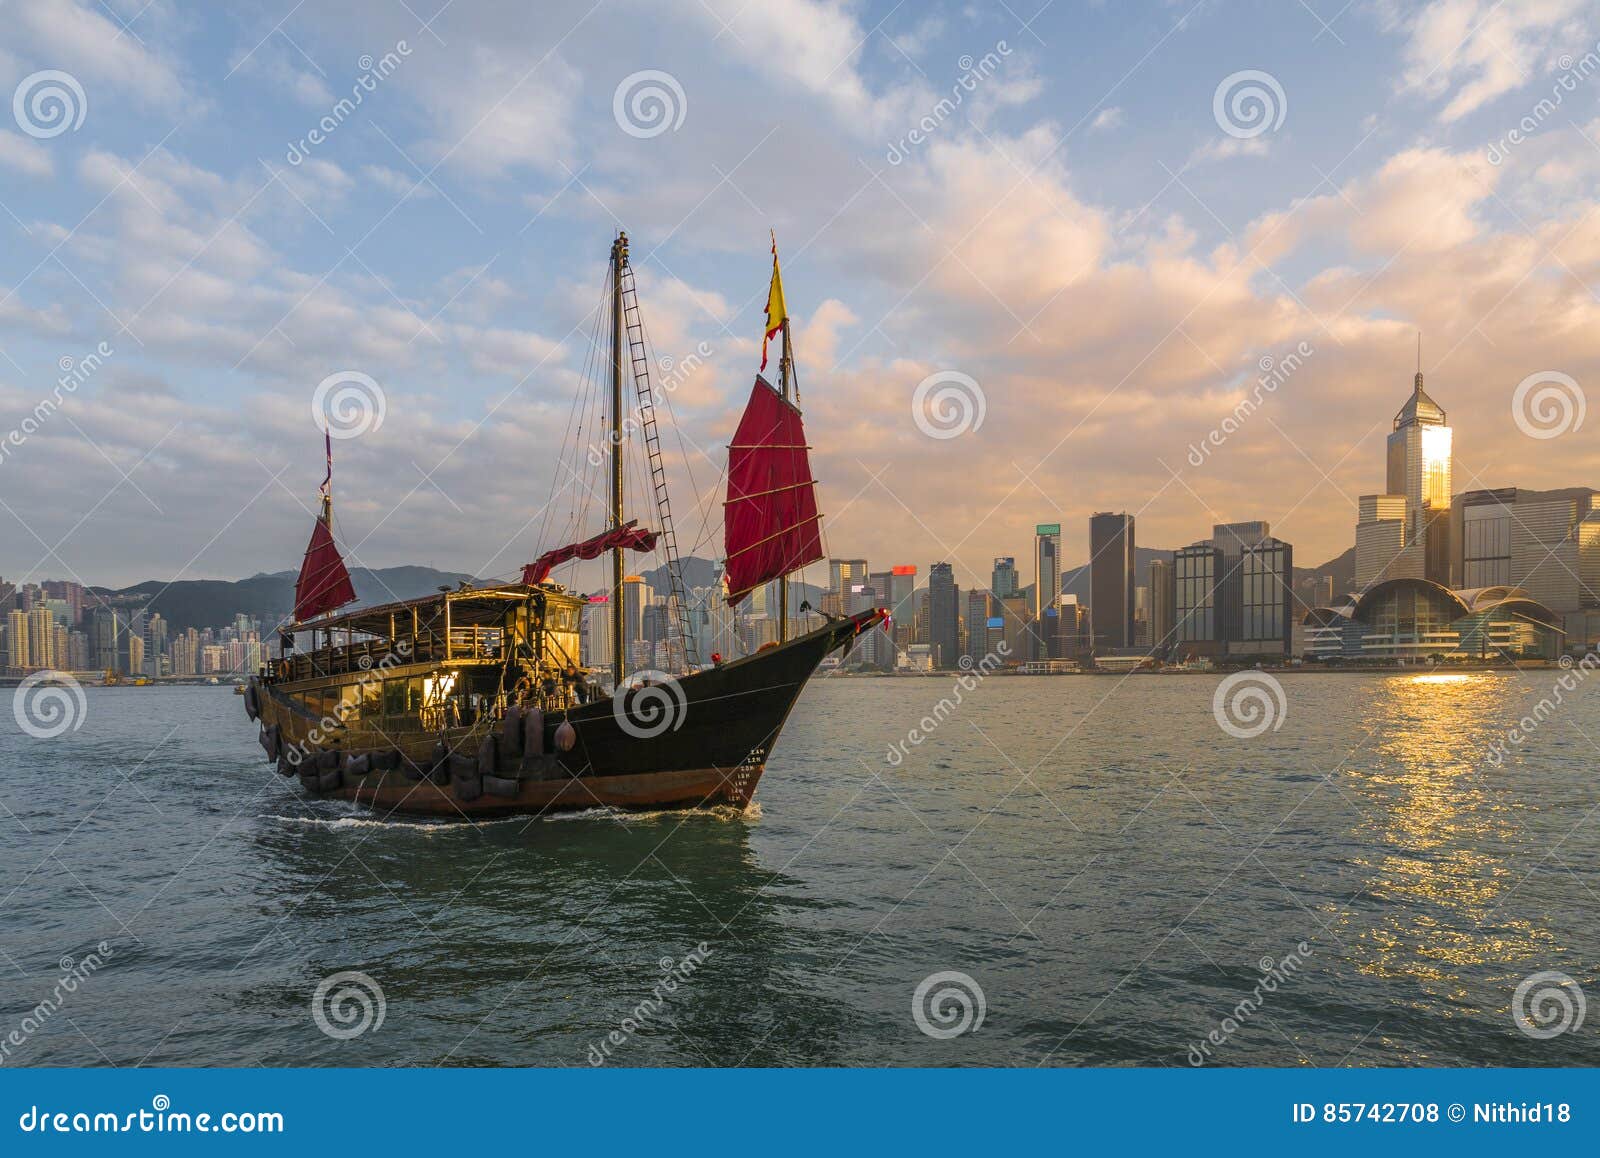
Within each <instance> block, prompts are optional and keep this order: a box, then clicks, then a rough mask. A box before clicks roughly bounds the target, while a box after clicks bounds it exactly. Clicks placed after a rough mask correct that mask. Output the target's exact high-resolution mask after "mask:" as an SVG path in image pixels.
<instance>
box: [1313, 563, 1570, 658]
mask: <svg viewBox="0 0 1600 1158" xmlns="http://www.w3.org/2000/svg"><path fill="white" fill-rule="evenodd" d="M1304 623H1305V626H1306V629H1307V638H1308V645H1307V647H1308V654H1309V655H1310V656H1311V657H1313V658H1316V659H1319V660H1377V661H1385V662H1394V661H1413V662H1414V661H1419V660H1430V659H1461V660H1467V659H1480V660H1482V659H1554V658H1555V657H1556V656H1557V655H1559V654H1560V652H1561V650H1562V646H1563V643H1564V639H1565V632H1564V631H1563V629H1562V626H1561V617H1560V616H1559V615H1558V614H1557V613H1556V612H1555V611H1553V610H1551V609H1550V608H1548V607H1546V606H1545V605H1544V604H1542V603H1540V602H1539V601H1538V600H1536V599H1533V598H1531V597H1530V596H1529V595H1528V593H1527V592H1526V591H1524V590H1522V589H1521V588H1519V587H1510V586H1496V587H1482V588H1477V589H1464V590H1459V591H1453V590H1451V589H1450V588H1448V587H1446V586H1444V585H1443V584H1439V583H1434V582H1431V581H1430V580H1427V579H1418V578H1402V579H1387V580H1384V581H1383V582H1381V583H1378V584H1376V585H1374V586H1373V587H1370V588H1368V589H1367V590H1366V591H1364V592H1362V593H1361V594H1360V595H1359V596H1358V597H1353V598H1351V599H1350V600H1347V601H1345V602H1344V603H1342V604H1340V605H1338V606H1336V607H1318V608H1313V609H1312V610H1311V611H1310V612H1308V613H1307V614H1306V616H1305V617H1304Z"/></svg>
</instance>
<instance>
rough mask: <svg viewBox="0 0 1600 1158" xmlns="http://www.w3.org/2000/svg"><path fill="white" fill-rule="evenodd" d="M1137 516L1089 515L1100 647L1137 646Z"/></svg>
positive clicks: (1092, 599)
mask: <svg viewBox="0 0 1600 1158" xmlns="http://www.w3.org/2000/svg"><path fill="white" fill-rule="evenodd" d="M1133 559H1134V547H1133V516H1132V515H1129V514H1113V513H1111V512H1109V511H1102V512H1098V513H1096V514H1093V515H1090V516H1089V613H1090V615H1092V616H1093V617H1094V635H1095V644H1096V646H1097V647H1098V648H1118V647H1132V646H1133V587H1134V573H1133Z"/></svg>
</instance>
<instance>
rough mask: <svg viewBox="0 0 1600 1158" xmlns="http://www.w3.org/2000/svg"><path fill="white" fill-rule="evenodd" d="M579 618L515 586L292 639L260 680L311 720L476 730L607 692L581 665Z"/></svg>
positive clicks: (463, 593)
mask: <svg viewBox="0 0 1600 1158" xmlns="http://www.w3.org/2000/svg"><path fill="white" fill-rule="evenodd" d="M583 607H584V600H582V599H580V598H578V597H577V596H574V595H571V594H569V593H567V592H566V591H565V589H563V588H562V587H560V586H559V585H556V584H551V583H546V584H538V585H528V584H521V583H515V584H508V585H505V586H498V587H468V588H463V589H461V590H459V591H442V592H439V593H438V594H435V595H428V596H424V597H422V598H420V599H408V600H403V601H400V602H396V603H387V604H382V605H379V606H376V607H369V608H363V609H361V610H358V611H351V612H348V613H347V614H344V615H332V616H327V617H324V618H321V619H317V620H314V621H311V622H306V623H297V624H292V625H290V626H289V627H287V628H285V629H284V631H283V634H282V636H281V639H282V642H283V650H284V655H283V658H282V659H280V660H278V661H277V662H275V663H273V664H270V665H268V667H267V669H266V670H265V671H264V672H263V673H262V678H263V680H264V682H266V683H270V684H274V685H277V686H278V688H279V690H280V691H281V692H283V693H284V694H286V695H288V696H290V697H291V698H292V699H293V700H294V701H296V703H297V704H298V706H300V707H301V708H302V709H304V711H305V712H307V713H308V714H309V715H311V716H313V717H317V718H328V717H332V718H334V719H337V720H338V721H340V722H341V723H342V724H345V725H353V726H357V727H361V728H366V729H379V730H382V731H383V732H386V733H394V732H415V731H427V732H433V731H442V730H446V729H452V728H464V727H471V726H473V725H475V724H479V723H483V722H486V721H491V720H497V719H499V718H500V717H501V716H503V715H504V714H505V711H506V708H507V707H508V706H510V705H512V704H520V705H523V706H525V707H526V706H538V707H540V708H542V709H544V710H545V711H547V712H548V711H562V710H566V709H570V708H572V707H576V706H577V705H578V704H581V703H585V702H587V701H588V700H589V699H592V698H594V696H595V695H596V694H597V693H598V691H599V689H598V687H597V686H596V685H595V684H594V683H592V681H591V678H590V673H589V672H588V671H587V670H586V669H585V668H583V667H581V666H580V664H579V647H578V633H579V624H580V616H581V615H582V611H583ZM307 637H309V639H310V641H311V646H310V647H309V648H304V649H301V648H297V647H296V646H295V644H296V641H297V640H299V641H301V642H304V641H305V640H306V639H307Z"/></svg>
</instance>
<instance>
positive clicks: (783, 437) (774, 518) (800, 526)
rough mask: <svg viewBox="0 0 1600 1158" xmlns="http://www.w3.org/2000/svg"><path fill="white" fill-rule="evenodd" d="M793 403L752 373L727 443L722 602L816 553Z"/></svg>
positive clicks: (813, 498) (812, 499)
mask: <svg viewBox="0 0 1600 1158" xmlns="http://www.w3.org/2000/svg"><path fill="white" fill-rule="evenodd" d="M806 449H807V447H806V432H805V427H804V425H803V423H802V422H801V421H800V411H799V410H797V409H796V408H795V407H794V406H793V405H792V404H791V403H789V402H786V401H785V400H784V399H783V396H782V395H780V394H779V393H778V392H777V391H776V390H775V389H773V387H772V384H771V383H769V382H768V381H767V380H766V379H765V378H763V377H761V376H760V375H759V374H758V375H756V384H755V388H754V389H753V390H751V391H750V401H749V402H748V403H747V404H746V405H745V408H744V417H743V418H741V419H740V420H739V428H738V430H736V431H735V432H734V435H733V442H732V443H731V444H730V445H729V446H728V501H727V503H726V504H725V510H724V513H723V524H724V528H725V529H724V546H725V547H726V549H727V553H728V562H727V580H728V603H729V604H730V605H734V604H737V603H738V602H739V601H740V600H742V599H743V598H744V597H745V596H746V595H748V594H749V593H750V592H751V590H752V589H753V588H756V587H759V586H761V584H763V583H767V582H770V581H771V580H773V579H777V578H780V577H781V576H784V575H787V574H789V573H790V572H791V571H796V570H798V569H799V568H801V567H804V566H805V565H806V564H807V563H813V562H815V561H816V560H818V559H820V558H822V532H821V522H820V520H821V518H822V516H821V515H819V514H818V513H817V494H816V482H815V480H814V479H813V478H812V477H811V460H810V458H809V457H808V456H807V454H806Z"/></svg>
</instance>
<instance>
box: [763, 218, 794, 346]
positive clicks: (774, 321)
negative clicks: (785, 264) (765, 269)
mask: <svg viewBox="0 0 1600 1158" xmlns="http://www.w3.org/2000/svg"><path fill="white" fill-rule="evenodd" d="M788 320H789V311H788V310H786V309H785V308H784V305H783V278H782V277H781V276H780V275H779V273H778V235H777V234H775V233H774V234H772V285H771V286H769V287H768V289H767V333H766V337H764V338H762V339H761V368H762V369H763V370H765V369H766V368H767V343H768V342H770V341H771V340H772V335H773V334H776V333H777V332H778V331H779V330H781V329H783V324H784V323H785V322H787V321H788Z"/></svg>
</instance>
